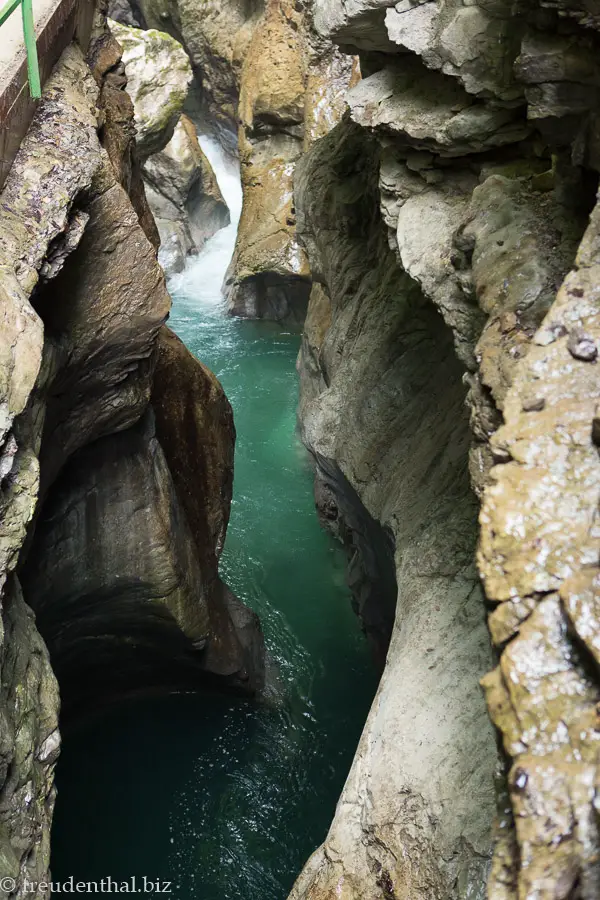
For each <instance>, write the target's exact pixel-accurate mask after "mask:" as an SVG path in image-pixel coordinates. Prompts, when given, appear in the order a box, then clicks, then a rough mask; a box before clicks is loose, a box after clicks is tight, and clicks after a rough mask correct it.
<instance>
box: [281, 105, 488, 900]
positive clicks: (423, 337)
mask: <svg viewBox="0 0 600 900" xmlns="http://www.w3.org/2000/svg"><path fill="white" fill-rule="evenodd" d="M378 152H379V151H378V148H377V144H376V142H375V141H373V139H372V138H369V137H368V136H367V135H365V134H364V132H362V130H361V129H360V128H359V127H358V126H356V125H355V124H353V123H351V122H346V123H344V124H342V125H340V126H338V127H337V128H336V129H334V130H333V131H332V132H331V134H329V135H328V136H327V137H325V138H323V139H322V140H321V141H319V142H318V143H317V144H316V145H315V147H314V148H313V149H312V150H311V151H310V152H309V154H308V155H307V156H306V157H305V159H304V160H303V161H302V162H301V163H300V166H299V171H298V177H297V182H296V202H297V204H298V210H299V222H298V224H299V230H300V234H301V237H302V239H303V240H304V242H305V244H306V246H307V248H308V252H309V256H310V261H311V266H312V269H313V273H314V275H315V277H316V278H318V281H319V284H318V285H317V286H316V288H315V289H313V290H314V293H313V295H312V297H311V303H310V307H309V315H308V319H307V324H306V334H305V337H304V340H303V347H302V353H301V359H300V363H299V365H300V371H301V378H302V392H301V411H300V420H301V425H302V436H303V439H304V441H305V443H306V444H307V446H308V447H309V448H310V449H311V451H312V453H313V454H314V456H315V458H316V461H317V480H318V482H319V492H318V502H319V500H321V498H323V497H324V499H325V500H326V501H327V502H326V503H322V502H321V508H322V512H323V515H324V518H326V519H327V520H328V522H329V523H330V524H332V525H333V527H334V530H336V531H337V532H338V534H340V536H342V538H343V539H344V541H345V543H347V544H348V545H349V546H350V547H352V550H353V554H354V559H353V568H352V571H351V583H352V585H353V590H354V593H355V597H356V600H357V606H358V610H359V614H360V615H361V619H362V621H363V624H364V626H365V628H366V631H367V634H368V635H369V636H370V637H371V640H372V641H373V642H374V643H375V645H376V649H379V657H380V659H381V661H382V663H383V662H384V661H385V654H386V651H387V664H386V666H385V670H384V673H383V676H382V680H381V684H380V687H379V690H378V693H377V696H376V698H375V701H374V703H373V707H372V709H371V712H370V715H369V718H368V720H367V723H366V726H365V731H364V734H363V738H362V740H361V742H360V744H359V747H358V750H357V754H356V757H355V760H354V763H353V766H352V769H351V772H350V775H349V777H348V781H347V783H346V786H345V788H344V791H343V794H342V796H341V799H340V803H339V804H338V808H337V812H336V816H335V818H334V821H333V825H332V827H331V830H330V832H329V835H328V837H327V840H326V842H325V844H324V846H323V847H322V848H320V849H319V850H318V851H317V852H316V853H315V855H314V856H313V857H312V858H311V860H310V861H309V863H308V865H307V867H306V868H305V870H304V872H303V873H302V875H301V876H300V878H299V880H298V882H297V884H296V886H295V888H294V890H293V891H292V894H291V897H292V898H293V900H299V898H311V900H317V898H318V900H321V898H323V900H324V898H329V897H334V896H341V897H344V898H346V900H358V898H362V897H366V896H379V895H382V896H397V897H403V898H404V897H406V898H409V897H410V898H411V900H416V898H419V900H421V898H423V900H425V898H427V900H432V898H436V900H437V898H439V900H441V898H446V897H449V896H454V894H452V893H451V886H452V885H454V884H460V885H462V886H463V888H462V889H463V893H462V894H460V896H464V897H467V896H473V897H483V896H484V894H483V883H484V881H485V871H486V866H487V865H488V863H489V845H490V828H491V820H492V817H493V811H494V788H493V775H494V769H495V765H496V750H495V745H494V736H493V731H492V728H491V726H490V724H489V722H488V720H487V716H486V710H485V705H484V703H483V699H482V697H481V695H480V691H479V685H478V678H479V676H480V675H481V674H482V673H483V672H484V671H485V670H486V668H487V667H488V666H489V665H490V662H491V651H490V646H489V638H488V635H487V629H486V627H485V619H484V611H483V604H482V592H481V589H480V587H479V585H478V579H477V572H476V570H475V566H474V550H475V545H476V540H477V531H476V524H477V523H476V518H477V509H476V503H475V499H474V497H473V495H472V493H471V490H470V486H469V477H468V467H467V456H468V446H469V439H470V436H469V426H468V417H467V415H466V411H465V410H464V395H465V388H464V386H463V384H462V372H463V370H462V367H461V365H460V363H459V361H458V359H457V357H456V355H455V352H454V348H453V336H452V331H451V329H450V328H449V327H448V326H447V325H446V324H445V323H444V321H443V318H442V316H441V315H440V313H439V312H438V311H437V310H436V309H435V307H434V306H433V305H432V304H431V303H430V302H428V300H427V297H426V296H425V295H424V293H423V292H422V290H421V289H420V288H419V285H418V282H417V281H416V280H413V279H412V278H411V277H410V276H409V275H408V274H407V273H406V272H404V271H402V269H401V268H400V267H399V266H398V265H397V263H396V260H395V257H394V253H393V252H392V250H391V249H390V247H389V245H388V242H387V239H386V231H385V226H384V223H383V222H382V221H381V218H380V211H379V192H378V184H377V169H378V165H377V162H378ZM326 298H327V299H326ZM409 511H410V512H409ZM367 523H369V525H368V527H369V529H370V533H369V531H367ZM365 537H366V539H365ZM375 555H376V556H378V557H379V558H378V559H376V560H375V561H373V557H374V556H375ZM357 557H358V558H359V560H360V561H359V562H357ZM386 557H387V560H388V567H391V572H390V571H389V569H386V565H385V559H386ZM359 569H360V570H362V576H361V572H360V571H358V570H359ZM371 569H374V570H375V573H376V574H378V577H379V583H378V582H377V581H376V580H375V579H374V578H373V574H372V572H371ZM368 584H370V585H372V590H371V596H368V595H367V594H366V593H365V589H366V586H367V585H368ZM385 596H387V598H388V599H387V605H384V604H382V597H385ZM390 637H391V643H389V642H390ZM388 643H389V650H388ZM434 773H435V774H434ZM469 892H470V893H469ZM457 896H458V894H457Z"/></svg>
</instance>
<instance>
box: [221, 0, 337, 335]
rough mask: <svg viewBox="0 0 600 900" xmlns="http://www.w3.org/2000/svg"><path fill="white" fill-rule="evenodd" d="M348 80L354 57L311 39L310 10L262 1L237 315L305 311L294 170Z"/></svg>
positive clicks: (250, 86)
mask: <svg viewBox="0 0 600 900" xmlns="http://www.w3.org/2000/svg"><path fill="white" fill-rule="evenodd" d="M352 77H353V61H352V60H351V59H345V58H343V57H342V56H341V55H340V54H338V53H337V52H336V51H335V50H334V49H333V47H332V46H331V45H330V44H329V43H328V42H324V41H318V40H317V38H316V35H315V34H314V32H313V30H312V21H311V17H310V10H309V9H305V8H304V7H300V6H299V5H298V4H294V3H291V2H287V0H285V2H282V0H269V2H268V3H267V4H266V9H265V11H264V14H263V16H262V18H261V19H260V20H259V21H258V24H257V25H256V27H255V29H254V31H253V34H252V40H251V42H250V45H249V47H248V51H247V53H246V56H245V59H244V65H243V68H242V71H241V79H240V100H239V118H240V128H239V150H240V161H241V171H242V186H243V190H244V205H243V209H242V217H241V220H240V226H239V231H238V238H237V243H236V249H235V253H234V258H233V261H232V264H231V267H230V271H229V274H228V278H227V280H226V290H227V295H228V299H229V304H230V310H231V312H232V313H233V314H234V315H241V316H247V317H251V318H263V317H264V318H269V319H280V320H292V321H293V320H295V321H303V320H304V318H305V316H306V309H307V304H308V297H309V293H310V267H309V263H308V259H307V257H306V253H305V250H304V248H303V247H302V245H301V244H300V243H299V242H298V239H297V236H296V214H295V208H294V200H293V175H294V169H295V166H296V163H297V161H298V160H299V159H300V158H301V156H302V154H303V152H304V151H305V150H306V149H307V147H308V146H309V145H310V143H311V142H312V141H313V140H314V139H316V138H317V137H320V136H321V135H323V134H325V133H326V132H327V130H328V129H329V128H331V127H332V126H333V125H334V124H335V123H336V122H337V121H339V119H340V117H341V115H342V113H343V110H344V96H345V93H346V91H347V89H348V86H349V84H350V83H351V80H352Z"/></svg>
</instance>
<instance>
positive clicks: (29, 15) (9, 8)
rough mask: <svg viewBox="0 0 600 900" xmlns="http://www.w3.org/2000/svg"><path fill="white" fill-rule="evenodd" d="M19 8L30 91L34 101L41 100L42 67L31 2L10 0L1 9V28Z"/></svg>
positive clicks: (27, 0) (28, 0) (29, 0)
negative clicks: (40, 65)
mask: <svg viewBox="0 0 600 900" xmlns="http://www.w3.org/2000/svg"><path fill="white" fill-rule="evenodd" d="M17 6H20V7H21V14H22V16H23V37H24V39H25V50H26V52H27V77H28V79H29V91H30V93H31V96H32V97H33V98H34V100H39V98H40V97H41V96H42V87H41V84H40V67H39V63H38V54H37V41H36V37H35V25H34V21H33V7H32V5H31V0H8V3H7V4H6V5H5V6H3V7H2V9H0V26H1V25H2V24H3V23H4V22H5V21H6V20H7V19H8V17H9V16H10V15H11V14H12V13H13V12H14V11H15V9H16V8H17Z"/></svg>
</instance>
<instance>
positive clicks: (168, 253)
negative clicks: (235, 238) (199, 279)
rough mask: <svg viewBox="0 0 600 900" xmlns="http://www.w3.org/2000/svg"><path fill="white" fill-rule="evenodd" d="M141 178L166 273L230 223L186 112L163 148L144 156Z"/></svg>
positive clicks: (227, 211) (160, 257)
mask: <svg viewBox="0 0 600 900" xmlns="http://www.w3.org/2000/svg"><path fill="white" fill-rule="evenodd" d="M144 178H145V181H146V190H147V194H148V199H149V203H150V206H151V208H152V211H153V213H154V215H155V218H156V223H157V225H158V230H159V232H160V237H161V248H160V251H159V261H160V262H161V264H162V266H163V268H164V269H165V271H166V272H167V273H171V272H180V271H181V270H182V269H183V267H184V265H185V258H186V256H188V255H189V254H190V253H194V252H198V250H200V249H201V248H202V246H203V245H204V243H205V242H206V240H207V239H208V238H210V237H212V236H213V234H215V233H216V232H217V231H219V229H221V228H224V227H225V226H226V225H228V224H229V210H228V208H227V204H226V203H225V201H224V200H223V196H222V194H221V191H220V189H219V185H218V183H217V179H216V177H215V174H214V172H213V170H212V167H211V165H210V163H209V161H208V159H207V158H206V156H205V155H204V153H203V152H202V150H201V148H200V145H199V143H198V137H197V135H196V129H195V127H194V124H193V122H192V121H191V120H190V119H189V118H188V117H187V116H185V115H182V116H181V118H180V119H179V122H178V123H177V125H176V127H175V131H174V133H173V137H172V138H171V140H170V141H169V143H168V144H167V146H166V147H165V149H164V150H162V151H161V152H160V153H155V154H154V155H153V156H151V157H150V158H149V159H147V160H146V162H145V165H144Z"/></svg>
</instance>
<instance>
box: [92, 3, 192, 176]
mask: <svg viewBox="0 0 600 900" xmlns="http://www.w3.org/2000/svg"><path fill="white" fill-rule="evenodd" d="M109 25H110V30H111V31H112V33H113V35H114V36H115V38H116V39H117V41H118V42H119V44H120V45H121V47H122V49H123V57H122V59H123V64H124V66H125V73H126V77H127V93H128V94H129V96H130V97H131V99H132V100H133V106H134V110H135V127H136V139H137V147H138V152H139V154H140V157H141V158H142V159H145V158H146V157H148V156H151V154H153V153H158V151H159V150H163V149H164V147H166V145H167V144H168V143H169V141H170V140H171V138H172V137H173V132H174V131H175V126H176V125H177V122H178V121H179V118H180V116H181V113H182V111H183V104H184V103H185V99H186V97H187V94H188V89H189V86H190V82H191V80H192V67H191V65H190V61H189V59H188V56H187V53H186V52H185V50H184V49H183V47H182V46H181V44H179V43H178V42H177V41H176V40H175V39H174V38H172V37H171V36H170V35H168V34H165V33H164V32H162V31H156V30H154V29H151V30H150V31H142V30H141V29H140V28H130V27H128V26H126V25H121V24H120V23H119V22H115V21H114V20H109Z"/></svg>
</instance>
